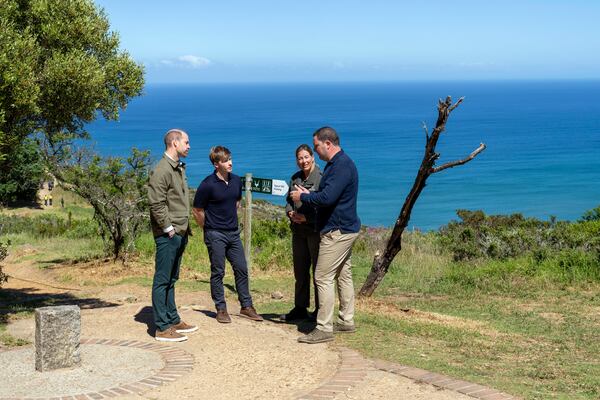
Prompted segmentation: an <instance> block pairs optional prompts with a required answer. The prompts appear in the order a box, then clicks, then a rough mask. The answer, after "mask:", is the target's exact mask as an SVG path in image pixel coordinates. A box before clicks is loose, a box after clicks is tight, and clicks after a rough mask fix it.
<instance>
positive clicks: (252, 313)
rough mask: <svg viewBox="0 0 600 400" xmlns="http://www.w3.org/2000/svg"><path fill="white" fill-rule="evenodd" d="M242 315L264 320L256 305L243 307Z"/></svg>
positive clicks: (255, 319)
mask: <svg viewBox="0 0 600 400" xmlns="http://www.w3.org/2000/svg"><path fill="white" fill-rule="evenodd" d="M240 317H244V318H248V319H251V320H252V321H262V320H263V317H261V316H260V315H258V313H257V312H256V310H255V309H254V307H252V306H249V307H242V309H241V310H240Z"/></svg>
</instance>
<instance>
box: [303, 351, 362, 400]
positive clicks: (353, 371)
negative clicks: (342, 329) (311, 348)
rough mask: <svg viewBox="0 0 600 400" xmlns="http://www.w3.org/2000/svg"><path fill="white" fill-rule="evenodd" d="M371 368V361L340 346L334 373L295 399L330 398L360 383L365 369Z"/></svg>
mask: <svg viewBox="0 0 600 400" xmlns="http://www.w3.org/2000/svg"><path fill="white" fill-rule="evenodd" d="M372 368H373V362H372V361H370V360H367V359H366V358H364V357H363V356H361V355H360V354H359V353H358V352H356V351H354V350H350V349H347V348H340V362H339V365H338V368H337V371H336V373H335V375H333V376H332V377H331V378H329V379H328V380H327V381H325V383H323V384H321V386H319V387H318V388H316V389H314V390H312V391H311V392H309V393H306V394H304V395H301V396H299V397H297V400H321V399H332V398H334V397H335V396H336V395H337V394H338V393H342V392H346V391H347V390H349V389H350V388H351V387H354V386H356V385H358V384H359V383H361V382H362V381H363V380H364V379H365V377H366V376H367V371H368V370H369V369H372Z"/></svg>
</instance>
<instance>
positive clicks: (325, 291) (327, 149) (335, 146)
mask: <svg viewBox="0 0 600 400" xmlns="http://www.w3.org/2000/svg"><path fill="white" fill-rule="evenodd" d="M313 145H314V149H315V152H316V153H317V154H318V155H319V158H320V159H321V160H323V161H327V165H326V166H325V170H324V171H323V177H322V178H321V182H320V184H319V189H318V190H317V191H316V192H309V191H308V190H306V189H304V188H303V187H301V186H297V185H296V186H295V188H294V189H295V191H293V192H292V193H291V194H290V196H291V198H292V200H293V201H295V202H297V201H301V202H302V203H304V204H309V205H312V206H315V207H317V224H318V227H319V230H320V232H321V243H320V245H319V259H318V261H317V267H316V269H315V280H316V284H317V291H318V294H319V313H318V315H317V327H316V328H315V329H314V330H313V331H312V332H310V333H309V334H308V335H305V336H302V337H300V338H298V341H299V342H301V343H311V344H312V343H322V342H328V341H331V340H333V333H334V332H336V333H337V332H354V330H355V327H354V284H353V282H352V262H351V255H352V245H353V244H354V241H355V240H356V238H357V237H358V234H359V231H360V219H359V218H358V215H357V213H356V200H357V196H358V171H357V169H356V165H354V162H353V161H352V159H350V157H348V155H347V154H346V153H345V152H344V150H342V148H341V147H340V139H339V137H338V135H337V132H336V131H335V130H334V129H333V128H330V127H327V126H326V127H323V128H320V129H318V130H317V131H316V132H315V133H314V134H313ZM335 281H337V285H338V295H339V301H340V308H339V314H338V317H337V321H336V323H333V309H334V302H335V289H334V283H335Z"/></svg>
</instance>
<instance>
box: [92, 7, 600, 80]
mask: <svg viewBox="0 0 600 400" xmlns="http://www.w3.org/2000/svg"><path fill="white" fill-rule="evenodd" d="M96 4H98V5H99V6H101V7H103V8H104V9H105V11H106V13H107V14H108V17H109V20H110V22H111V27H112V29H113V30H115V31H117V32H119V34H120V37H121V46H122V48H124V49H126V50H127V51H128V52H129V53H130V54H131V55H132V56H133V57H134V58H135V59H136V60H137V61H139V62H141V63H143V64H144V65H145V67H146V79H147V81H148V82H149V83H157V82H262V81H275V82H293V81H387V80H401V81H402V80H465V79H466V80H470V79H599V78H600V23H598V20H599V19H600V1H596V0H589V1H585V0H571V1H566V0H564V1H555V0H521V1H512V0H505V1H493V2H492V1H466V0H455V1H438V0H429V1H422V2H418V1H401V0H397V1H383V0H370V1H366V0H364V1H356V0H343V1H342V0H320V1H315V0H303V1H285V0H271V1H266V0H252V1H249V0H245V1H242V0H223V1H189V0H186V1H173V2H164V1H154V0H143V1H142V0H96Z"/></svg>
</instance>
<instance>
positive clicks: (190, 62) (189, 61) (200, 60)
mask: <svg viewBox="0 0 600 400" xmlns="http://www.w3.org/2000/svg"><path fill="white" fill-rule="evenodd" d="M177 60H178V61H179V62H181V63H183V64H185V65H187V66H189V67H192V68H204V67H208V66H209V65H210V64H212V62H211V61H210V60H209V59H208V58H204V57H199V56H193V55H185V56H181V57H177Z"/></svg>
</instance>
